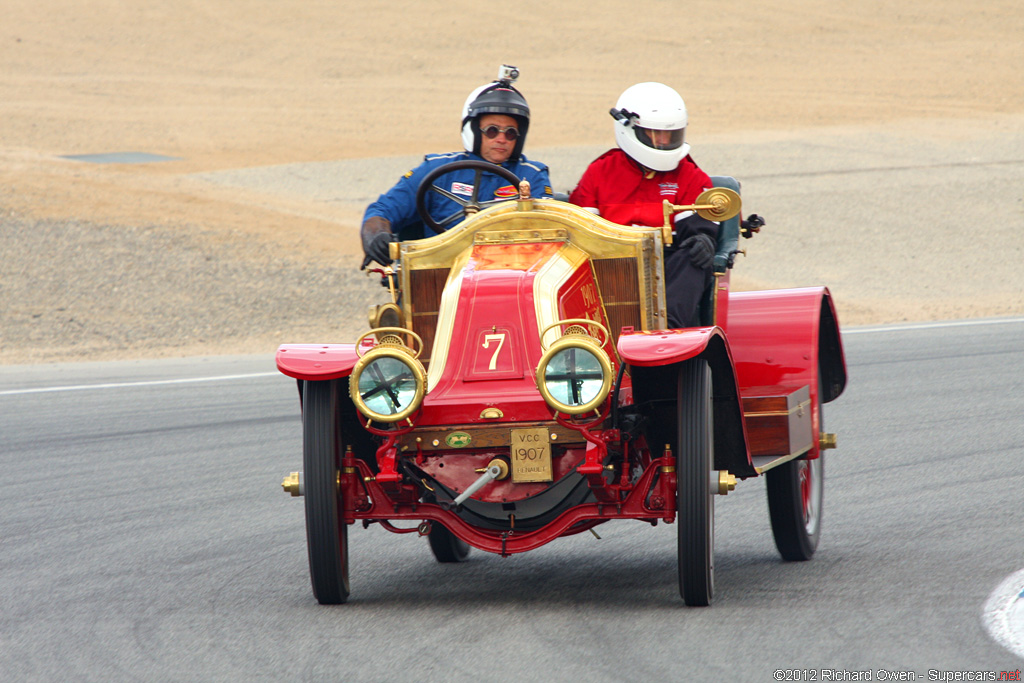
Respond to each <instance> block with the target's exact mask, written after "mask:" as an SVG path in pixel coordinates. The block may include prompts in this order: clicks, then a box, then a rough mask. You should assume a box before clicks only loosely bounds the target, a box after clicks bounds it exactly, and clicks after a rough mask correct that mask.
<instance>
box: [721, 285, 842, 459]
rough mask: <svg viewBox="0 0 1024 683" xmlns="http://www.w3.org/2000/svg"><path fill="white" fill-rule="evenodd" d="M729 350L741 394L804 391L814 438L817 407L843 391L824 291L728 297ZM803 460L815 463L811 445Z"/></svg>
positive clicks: (838, 346) (838, 348)
mask: <svg viewBox="0 0 1024 683" xmlns="http://www.w3.org/2000/svg"><path fill="white" fill-rule="evenodd" d="M729 299H730V301H729V322H728V335H729V348H730V349H731V350H732V354H733V359H734V360H735V363H736V373H737V377H738V379H739V384H740V390H741V391H742V392H743V393H744V394H745V395H746V394H748V393H751V394H757V393H764V390H763V389H758V387H776V386H779V387H788V388H796V387H802V386H807V387H808V388H809V389H810V393H811V399H812V405H814V406H815V410H814V411H813V413H812V416H811V428H812V430H813V431H812V433H813V434H818V433H819V432H820V431H821V414H820V412H819V410H818V408H819V407H820V405H821V404H823V403H828V402H829V401H832V400H834V399H836V398H838V397H839V395H840V394H841V393H842V392H843V389H844V388H845V387H846V361H845V359H844V356H843V345H842V338H841V337H840V334H839V322H838V319H837V318H836V311H835V307H834V306H833V305H832V297H831V295H830V294H829V291H828V289H826V288H825V287H808V288H804V289H777V290H767V291H759V292H732V293H730V295H729ZM813 444H814V445H813V446H812V448H811V451H810V453H809V454H808V457H810V458H816V457H818V454H819V453H820V444H819V443H818V440H817V439H815V440H814V442H813Z"/></svg>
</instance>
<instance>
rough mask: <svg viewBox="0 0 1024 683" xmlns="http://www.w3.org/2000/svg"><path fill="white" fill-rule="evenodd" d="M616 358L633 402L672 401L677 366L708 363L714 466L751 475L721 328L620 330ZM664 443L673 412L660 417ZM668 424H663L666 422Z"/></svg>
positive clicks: (739, 406)
mask: <svg viewBox="0 0 1024 683" xmlns="http://www.w3.org/2000/svg"><path fill="white" fill-rule="evenodd" d="M618 350H619V355H620V356H621V357H622V361H623V362H624V363H627V364H628V365H629V366H630V377H631V378H632V382H633V396H634V398H635V400H636V401H637V402H638V403H645V402H646V403H650V404H657V403H666V402H667V403H674V402H675V401H676V378H677V376H678V375H677V373H678V365H679V363H682V362H683V361H686V360H689V359H691V358H696V357H698V356H699V357H701V358H703V359H705V360H706V361H707V362H708V365H710V366H711V377H712V381H713V382H714V394H715V468H716V469H720V470H729V471H730V472H732V473H733V474H735V475H736V476H738V477H743V478H746V477H752V476H757V470H755V469H754V466H753V463H752V461H751V457H750V449H749V448H748V447H747V433H746V427H745V425H744V422H743V408H742V404H741V403H740V392H739V385H738V383H737V381H736V369H735V368H734V367H733V361H732V354H731V353H730V351H729V344H728V342H727V341H726V338H725V333H724V332H723V331H722V329H721V328H719V327H695V328H690V329H683V330H656V331H651V332H636V333H633V334H622V335H621V336H620V337H619V343H618ZM663 417H664V418H665V419H664V420H663V422H664V423H665V424H664V425H663V427H664V429H663V430H661V433H662V435H663V437H664V442H665V443H669V442H670V441H672V440H674V439H673V437H672V435H673V434H674V433H675V427H674V426H672V425H674V424H675V420H676V418H677V416H676V415H674V414H672V413H669V414H667V415H664V416H663ZM670 422H671V423H672V424H669V423H670Z"/></svg>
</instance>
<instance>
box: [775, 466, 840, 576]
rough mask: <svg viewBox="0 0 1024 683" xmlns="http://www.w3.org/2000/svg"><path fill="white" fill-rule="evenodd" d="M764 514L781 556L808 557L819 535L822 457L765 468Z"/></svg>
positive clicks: (815, 546) (823, 480) (822, 487)
mask: <svg viewBox="0 0 1024 683" xmlns="http://www.w3.org/2000/svg"><path fill="white" fill-rule="evenodd" d="M765 486H766V488H767V490H768V514H769V516H770V517H771V520H772V535H773V536H774V537H775V547H776V548H778V549H779V554H780V555H782V559H784V560H789V561H791V562H800V561H804V560H809V559H811V557H813V556H814V551H815V550H817V549H818V541H819V539H820V538H821V507H822V501H823V499H824V488H825V461H824V460H823V458H822V456H821V455H819V456H818V457H817V458H815V459H814V460H790V461H789V462H787V463H786V464H785V465H780V466H779V467H776V468H775V469H771V470H768V472H767V479H766V481H765Z"/></svg>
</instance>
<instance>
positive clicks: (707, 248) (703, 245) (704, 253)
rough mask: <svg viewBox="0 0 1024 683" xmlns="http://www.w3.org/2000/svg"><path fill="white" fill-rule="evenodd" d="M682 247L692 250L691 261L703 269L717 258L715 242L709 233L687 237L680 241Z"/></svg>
mask: <svg viewBox="0 0 1024 683" xmlns="http://www.w3.org/2000/svg"><path fill="white" fill-rule="evenodd" d="M679 248H680V249H689V250H690V261H691V262H692V263H693V265H695V266H697V267H698V268H700V269H701V270H703V269H705V268H707V267H708V266H710V265H711V262H712V261H714V260H715V243H714V241H713V240H712V239H711V238H710V237H708V236H707V235H694V236H692V237H687V238H686V239H685V240H683V241H682V242H680V243H679Z"/></svg>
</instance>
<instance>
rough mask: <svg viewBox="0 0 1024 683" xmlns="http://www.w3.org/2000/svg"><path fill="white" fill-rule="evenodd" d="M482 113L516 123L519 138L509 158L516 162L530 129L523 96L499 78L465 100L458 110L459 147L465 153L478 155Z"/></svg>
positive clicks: (509, 83) (528, 114) (510, 82)
mask: <svg viewBox="0 0 1024 683" xmlns="http://www.w3.org/2000/svg"><path fill="white" fill-rule="evenodd" d="M503 68H504V67H503ZM516 75H518V72H516ZM485 114H504V115H506V116H511V117H512V118H514V119H515V120H516V122H517V123H518V124H519V138H518V139H517V140H516V144H515V147H513V148H512V155H511V156H510V157H509V159H512V160H515V159H518V158H519V156H520V155H521V154H522V152H523V145H524V144H526V132H527V129H528V128H529V127H530V106H529V105H528V104H526V98H524V97H523V94H522V93H521V92H519V91H518V90H516V89H515V88H514V87H513V86H512V81H511V79H508V78H502V79H500V80H497V81H494V82H492V83H488V84H486V85H481V86H480V87H479V88H477V89H476V90H474V91H473V92H471V93H470V94H469V97H467V98H466V103H465V104H464V105H463V107H462V144H463V146H464V147H465V148H466V151H467V152H472V153H473V154H477V155H479V154H480V117H481V116H483V115H485Z"/></svg>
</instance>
